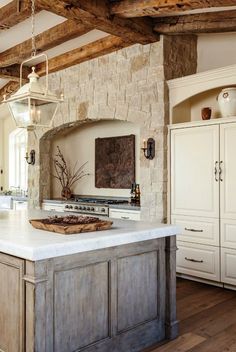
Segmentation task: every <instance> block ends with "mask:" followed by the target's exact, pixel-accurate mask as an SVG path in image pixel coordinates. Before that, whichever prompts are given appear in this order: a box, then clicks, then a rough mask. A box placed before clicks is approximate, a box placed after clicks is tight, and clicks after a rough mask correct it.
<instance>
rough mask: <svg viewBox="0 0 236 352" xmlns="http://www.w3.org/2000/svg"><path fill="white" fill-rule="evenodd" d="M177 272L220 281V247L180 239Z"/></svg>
mask: <svg viewBox="0 0 236 352" xmlns="http://www.w3.org/2000/svg"><path fill="white" fill-rule="evenodd" d="M177 272H179V273H183V274H186V275H192V276H198V277H202V278H204V279H209V280H216V281H219V280H220V261H219V247H213V246H205V245H201V244H198V245H196V244H194V243H187V242H179V241H178V251H177Z"/></svg>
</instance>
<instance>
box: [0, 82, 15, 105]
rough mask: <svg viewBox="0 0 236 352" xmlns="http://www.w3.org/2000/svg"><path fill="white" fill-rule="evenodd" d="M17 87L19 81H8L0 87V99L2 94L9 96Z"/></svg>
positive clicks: (0, 99)
mask: <svg viewBox="0 0 236 352" xmlns="http://www.w3.org/2000/svg"><path fill="white" fill-rule="evenodd" d="M18 88H19V82H15V81H10V82H8V83H7V84H6V85H5V86H4V87H2V88H1V89H0V101H2V100H3V97H4V95H6V96H9V95H10V94H13V93H14V92H16V91H17V89H18Z"/></svg>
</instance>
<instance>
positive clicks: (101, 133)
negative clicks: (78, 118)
mask: <svg viewBox="0 0 236 352" xmlns="http://www.w3.org/2000/svg"><path fill="white" fill-rule="evenodd" d="M129 134H134V135H135V142H136V143H135V144H136V148H135V154H136V155H135V156H136V182H137V183H139V182H140V165H139V164H140V163H139V160H140V148H139V145H140V141H139V134H140V129H139V127H138V126H137V125H135V124H133V123H129V122H121V121H100V122H96V123H93V124H89V125H84V126H82V127H80V128H78V129H76V130H75V131H73V132H72V133H70V134H69V135H67V136H64V137H59V138H56V139H54V140H53V141H52V145H51V147H52V155H53V156H55V154H56V147H57V145H58V146H59V147H60V149H61V151H62V152H63V155H64V157H65V159H66V161H68V164H69V165H70V166H71V168H73V166H74V164H75V162H76V161H77V160H78V165H82V164H83V163H85V162H88V163H87V164H86V167H85V169H84V171H85V172H86V173H87V172H88V173H89V174H90V175H89V176H86V177H85V178H83V179H82V180H80V181H79V182H78V183H77V184H76V185H75V186H74V187H73V193H75V194H81V195H96V196H99V195H100V196H116V197H129V196H130V190H129V189H104V188H95V139H96V138H98V137H100V138H103V137H115V136H124V135H129ZM53 171H54V170H53V167H52V170H51V172H52V173H53ZM60 195H61V186H60V183H59V182H58V180H57V179H55V178H54V179H53V181H52V196H53V198H57V197H60Z"/></svg>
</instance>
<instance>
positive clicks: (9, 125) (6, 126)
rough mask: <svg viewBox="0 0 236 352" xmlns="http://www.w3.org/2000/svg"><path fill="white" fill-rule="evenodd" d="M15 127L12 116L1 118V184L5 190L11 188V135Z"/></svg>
mask: <svg viewBox="0 0 236 352" xmlns="http://www.w3.org/2000/svg"><path fill="white" fill-rule="evenodd" d="M14 129H15V124H14V121H13V120H12V118H11V117H6V118H2V119H0V138H1V144H0V167H2V168H3V174H2V175H1V178H0V182H1V184H0V186H1V187H3V190H4V191H5V190H8V189H9V182H8V178H9V177H8V176H9V135H10V133H11V132H12V131H14Z"/></svg>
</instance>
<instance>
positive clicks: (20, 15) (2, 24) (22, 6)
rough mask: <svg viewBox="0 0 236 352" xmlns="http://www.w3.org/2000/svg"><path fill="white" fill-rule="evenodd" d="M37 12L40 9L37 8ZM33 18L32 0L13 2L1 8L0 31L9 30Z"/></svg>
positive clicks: (14, 0)
mask: <svg viewBox="0 0 236 352" xmlns="http://www.w3.org/2000/svg"><path fill="white" fill-rule="evenodd" d="M35 11H36V12H38V11H39V8H38V7H37V6H36V9H35ZM30 16H31V1H30V0H21V1H20V2H19V1H18V0H13V1H11V2H10V3H9V4H7V5H5V6H3V7H1V8H0V30H4V29H9V28H11V27H13V26H15V25H16V24H18V23H20V22H22V21H24V20H26V19H27V18H28V17H30Z"/></svg>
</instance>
